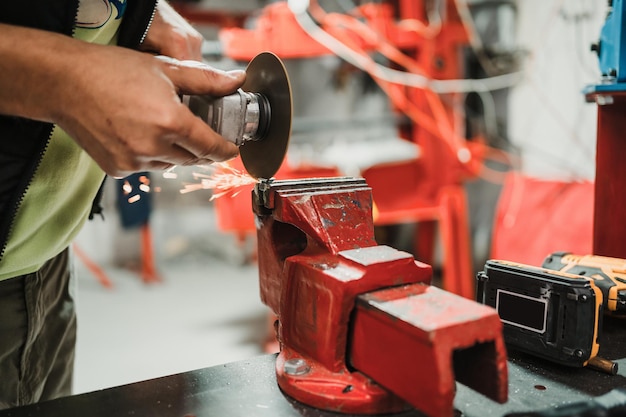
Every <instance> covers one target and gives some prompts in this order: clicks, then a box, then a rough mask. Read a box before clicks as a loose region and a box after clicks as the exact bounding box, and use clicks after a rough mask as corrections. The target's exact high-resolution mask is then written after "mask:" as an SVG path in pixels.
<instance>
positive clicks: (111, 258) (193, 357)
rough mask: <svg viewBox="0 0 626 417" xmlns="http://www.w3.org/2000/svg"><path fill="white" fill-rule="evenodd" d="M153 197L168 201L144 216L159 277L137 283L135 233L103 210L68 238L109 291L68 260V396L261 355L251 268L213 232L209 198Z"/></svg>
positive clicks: (262, 327) (260, 317)
mask: <svg viewBox="0 0 626 417" xmlns="http://www.w3.org/2000/svg"><path fill="white" fill-rule="evenodd" d="M159 198H160V199H161V200H168V201H169V202H168V203H163V202H160V203H159V202H158V201H157V203H158V204H157V207H158V209H156V210H155V211H154V214H153V217H152V221H151V224H152V230H153V241H154V242H155V253H156V255H157V256H156V263H157V267H158V270H159V273H160V275H161V277H162V281H161V282H159V283H152V284H146V283H143V282H142V281H141V278H140V276H139V275H138V274H137V273H136V272H134V271H133V270H132V268H129V267H128V266H129V265H131V263H132V262H130V261H129V259H132V258H133V257H136V256H137V254H138V248H139V245H138V239H137V238H136V233H127V235H125V236H124V235H122V234H120V230H119V228H118V227H117V226H116V224H117V222H116V218H115V213H114V212H113V213H111V212H112V210H106V212H108V214H107V220H106V221H105V222H102V221H95V222H89V223H88V224H87V225H86V227H85V228H84V230H83V231H82V233H81V235H80V236H79V237H78V239H77V241H76V244H78V245H79V248H80V249H82V250H83V252H85V253H87V254H88V255H89V256H90V258H91V259H92V260H93V261H95V262H96V264H97V265H99V266H100V267H101V268H103V270H104V271H105V273H106V274H107V276H108V277H109V278H110V280H111V281H112V283H113V287H112V288H111V289H108V288H105V287H104V286H102V285H101V284H100V283H99V282H98V280H97V279H96V277H95V276H94V275H93V274H92V272H91V271H90V270H89V269H88V268H87V267H86V266H85V264H84V263H83V262H81V261H80V260H79V259H75V267H76V273H77V276H78V318H79V328H78V344H77V357H76V373H75V382H74V391H75V393H83V392H90V391H94V390H99V389H102V388H107V387H112V386H118V385H123V384H127V383H131V382H136V381H141V380H145V379H150V378H156V377H160V376H165V375H170V374H174V373H179V372H184V371H188V370H192V369H199V368H204V367H209V366H214V365H218V364H222V363H228V362H232V361H237V360H242V359H246V358H250V357H254V356H257V355H261V354H263V353H264V352H263V348H262V345H263V341H264V338H265V337H266V336H267V311H268V310H267V307H265V306H264V305H263V304H262V303H261V301H260V299H259V290H258V279H257V276H258V273H257V266H256V264H254V263H249V262H248V263H246V262H245V259H246V257H247V256H246V254H245V253H246V252H249V251H250V247H247V248H245V247H244V248H242V247H240V246H239V245H237V244H236V243H235V240H234V238H233V237H232V236H231V235H229V234H224V233H222V232H220V231H218V230H217V229H216V227H215V217H214V213H213V206H212V204H209V203H206V204H188V203H189V202H192V201H193V198H189V197H188V198H187V199H186V200H183V203H181V202H180V201H179V202H178V203H176V202H174V203H172V200H171V199H170V198H169V197H166V196H160V197H159ZM176 198H177V197H176ZM200 198H201V199H205V200H208V197H207V196H206V195H204V196H201V197H200ZM185 202H186V203H185ZM105 208H106V207H105ZM113 211H114V210H113ZM253 245H254V242H253ZM253 245H252V246H253ZM248 246H250V245H248ZM120 252H122V253H125V254H126V255H128V256H127V259H125V260H123V261H122V262H120V260H119V258H120V256H119V255H115V253H118V254H119V253H120ZM120 263H122V264H124V265H125V266H120V265H118V264H120Z"/></svg>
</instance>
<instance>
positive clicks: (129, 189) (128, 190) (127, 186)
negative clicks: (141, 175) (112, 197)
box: [122, 180, 133, 195]
mask: <svg viewBox="0 0 626 417" xmlns="http://www.w3.org/2000/svg"><path fill="white" fill-rule="evenodd" d="M122 190H123V191H124V195H128V194H130V193H131V192H132V191H133V186H132V185H130V183H129V182H128V180H125V181H124V185H122Z"/></svg>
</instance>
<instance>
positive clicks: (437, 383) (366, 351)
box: [252, 177, 507, 417]
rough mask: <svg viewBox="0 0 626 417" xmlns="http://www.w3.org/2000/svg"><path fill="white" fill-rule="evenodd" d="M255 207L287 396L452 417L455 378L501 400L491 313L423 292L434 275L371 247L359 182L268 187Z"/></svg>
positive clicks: (258, 190) (367, 202) (401, 255)
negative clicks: (276, 318)
mask: <svg viewBox="0 0 626 417" xmlns="http://www.w3.org/2000/svg"><path fill="white" fill-rule="evenodd" d="M252 198H253V209H254V212H255V214H256V219H257V234H258V255H259V275H260V290H261V300H262V301H263V302H264V303H265V304H266V305H267V306H269V307H270V308H271V309H272V310H273V311H274V313H275V314H276V315H277V317H278V321H277V323H276V329H277V337H278V341H279V342H280V346H281V351H280V353H279V355H278V357H277V360H276V374H277V380H278V384H279V386H280V388H281V389H282V390H283V392H285V393H286V394H287V395H289V396H291V397H293V398H294V399H296V400H298V401H300V402H302V403H304V404H307V405H310V406H313V407H316V408H320V409H324V410H331V411H335V412H341V413H348V414H383V413H394V412H400V411H403V410H406V409H410V408H411V407H414V408H416V409H418V410H419V411H421V412H424V413H426V414H427V415H429V416H431V417H452V416H453V414H454V406H453V400H454V393H455V377H456V380H458V381H459V382H460V383H463V384H464V385H467V386H468V387H470V388H472V389H474V390H476V391H478V392H480V393H482V394H484V395H486V396H488V397H489V398H491V399H493V400H496V401H499V402H504V401H506V398H507V363H506V351H505V347H504V341H503V338H502V324H501V322H500V319H499V317H498V315H497V313H496V311H495V310H494V309H492V308H490V307H487V306H484V305H481V304H478V303H476V302H474V301H471V300H469V299H465V298H462V297H459V296H457V295H454V294H451V293H448V292H445V291H443V290H440V289H438V288H436V287H434V286H431V285H429V281H430V279H431V275H432V269H431V267H430V266H429V265H426V264H424V263H421V262H418V261H416V260H415V259H414V258H413V256H412V255H411V254H408V253H406V252H402V251H398V250H396V249H393V248H391V247H389V246H382V245H377V243H376V241H375V238H374V225H373V220H372V193H371V189H370V187H368V185H367V184H366V182H365V180H363V179H356V178H349V177H342V178H324V179H306V180H293V181H289V180H286V181H272V180H263V181H261V182H259V183H258V184H257V185H256V186H255V188H254V190H253V193H252Z"/></svg>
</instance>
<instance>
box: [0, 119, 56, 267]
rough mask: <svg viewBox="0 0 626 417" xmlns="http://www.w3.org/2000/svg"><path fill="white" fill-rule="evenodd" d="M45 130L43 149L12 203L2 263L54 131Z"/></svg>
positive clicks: (51, 128) (2, 251) (1, 251)
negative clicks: (17, 219)
mask: <svg viewBox="0 0 626 417" xmlns="http://www.w3.org/2000/svg"><path fill="white" fill-rule="evenodd" d="M47 130H48V139H46V141H45V143H44V144H43V147H42V148H41V149H40V150H39V152H38V153H37V160H36V162H35V164H34V168H33V169H32V170H27V171H26V172H30V173H31V175H30V177H29V179H28V182H27V183H26V185H25V186H24V187H21V189H22V193H21V194H20V197H19V198H18V199H17V200H16V201H15V203H13V206H12V207H11V220H10V222H9V227H8V229H7V232H6V234H5V235H4V241H3V242H2V249H1V250H0V261H2V258H3V257H4V252H6V249H7V245H8V244H9V240H10V239H11V234H12V233H13V228H14V227H15V219H16V217H17V212H18V210H19V208H20V206H21V205H22V203H23V202H24V198H26V193H27V192H28V189H29V188H30V184H31V183H32V181H33V178H34V176H35V173H36V172H37V170H38V169H39V165H41V161H42V160H43V156H44V154H45V153H46V150H47V149H48V145H49V144H50V140H52V132H53V130H54V125H53V124H50V125H49V127H48V128H47Z"/></svg>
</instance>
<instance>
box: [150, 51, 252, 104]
mask: <svg viewBox="0 0 626 417" xmlns="http://www.w3.org/2000/svg"><path fill="white" fill-rule="evenodd" d="M157 59H159V60H160V61H161V62H162V66H163V72H164V73H165V75H166V76H167V77H168V78H169V79H170V80H171V81H172V83H173V84H174V86H176V89H177V90H178V92H179V93H181V94H208V95H213V96H224V95H228V94H231V93H233V92H235V90H237V89H238V88H239V87H241V85H242V84H243V82H244V81H245V79H246V73H245V71H242V70H234V71H228V72H226V71H222V70H218V69H216V68H213V67H211V66H210V65H207V64H204V63H202V62H197V61H178V60H175V59H173V58H167V57H162V56H159V57H157Z"/></svg>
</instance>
